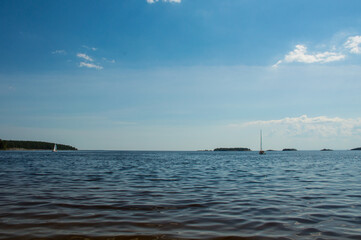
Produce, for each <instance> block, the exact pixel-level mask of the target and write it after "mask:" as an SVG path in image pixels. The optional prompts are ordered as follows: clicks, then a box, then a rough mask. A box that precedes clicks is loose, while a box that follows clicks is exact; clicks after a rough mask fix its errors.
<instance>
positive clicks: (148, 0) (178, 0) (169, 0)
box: [147, 0, 182, 3]
mask: <svg viewBox="0 0 361 240" xmlns="http://www.w3.org/2000/svg"><path fill="white" fill-rule="evenodd" d="M181 1H182V0H162V2H173V3H180V2H181ZM156 2H159V0H147V3H156Z"/></svg>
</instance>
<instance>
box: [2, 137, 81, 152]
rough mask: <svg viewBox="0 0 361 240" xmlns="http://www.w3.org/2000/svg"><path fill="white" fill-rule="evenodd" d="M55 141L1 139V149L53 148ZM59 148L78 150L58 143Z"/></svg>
mask: <svg viewBox="0 0 361 240" xmlns="http://www.w3.org/2000/svg"><path fill="white" fill-rule="evenodd" d="M54 144H55V143H50V142H39V141H15V140H1V139H0V150H52V149H53V148H54ZM56 146H57V148H58V150H78V149H77V148H75V147H72V146H69V145H64V144H56Z"/></svg>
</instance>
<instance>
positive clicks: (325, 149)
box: [321, 148, 333, 151]
mask: <svg viewBox="0 0 361 240" xmlns="http://www.w3.org/2000/svg"><path fill="white" fill-rule="evenodd" d="M321 151H333V150H332V149H329V148H324V149H321Z"/></svg>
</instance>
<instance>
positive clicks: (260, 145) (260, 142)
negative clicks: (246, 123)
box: [259, 130, 266, 155]
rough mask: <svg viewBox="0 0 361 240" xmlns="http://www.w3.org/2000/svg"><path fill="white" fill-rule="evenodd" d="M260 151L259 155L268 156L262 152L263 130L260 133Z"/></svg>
mask: <svg viewBox="0 0 361 240" xmlns="http://www.w3.org/2000/svg"><path fill="white" fill-rule="evenodd" d="M259 140H260V150H259V154H261V155H262V154H266V153H265V152H264V151H263V150H262V130H261V131H260V139H259Z"/></svg>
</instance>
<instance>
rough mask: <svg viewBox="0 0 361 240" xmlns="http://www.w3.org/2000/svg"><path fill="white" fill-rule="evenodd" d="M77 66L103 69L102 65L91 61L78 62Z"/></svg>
mask: <svg viewBox="0 0 361 240" xmlns="http://www.w3.org/2000/svg"><path fill="white" fill-rule="evenodd" d="M79 67H86V68H95V69H97V70H101V69H103V67H102V66H100V65H96V64H93V63H87V62H80V64H79Z"/></svg>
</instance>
